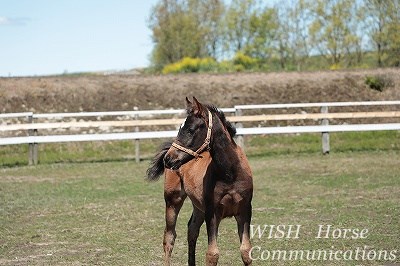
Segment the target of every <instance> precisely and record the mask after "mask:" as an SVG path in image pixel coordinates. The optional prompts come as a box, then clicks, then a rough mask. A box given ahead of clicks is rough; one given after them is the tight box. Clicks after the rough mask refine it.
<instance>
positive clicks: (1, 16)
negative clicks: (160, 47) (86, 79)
mask: <svg viewBox="0 0 400 266" xmlns="http://www.w3.org/2000/svg"><path fill="white" fill-rule="evenodd" d="M156 2H157V0H146V1H140V0H0V76H10V75H11V76H26V75H48V74H59V73H63V72H65V71H67V72H68V73H72V72H80V71H98V70H124V69H131V68H135V67H144V66H147V65H148V64H149V56H150V53H151V50H152V46H153V45H152V41H151V32H150V30H149V29H148V27H147V20H148V17H149V14H150V9H151V7H152V6H154V5H155V3H156Z"/></svg>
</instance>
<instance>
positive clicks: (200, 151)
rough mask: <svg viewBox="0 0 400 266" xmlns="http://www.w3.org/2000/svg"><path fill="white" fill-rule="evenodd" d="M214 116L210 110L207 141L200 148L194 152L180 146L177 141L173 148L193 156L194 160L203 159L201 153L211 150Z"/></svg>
mask: <svg viewBox="0 0 400 266" xmlns="http://www.w3.org/2000/svg"><path fill="white" fill-rule="evenodd" d="M212 124H213V121H212V114H211V112H210V111H209V110H208V128H207V136H206V139H205V140H204V143H203V144H202V145H201V146H200V148H198V149H197V150H196V151H193V150H191V149H188V148H185V147H183V146H181V145H179V144H178V143H176V141H174V142H173V143H172V146H173V147H175V148H177V149H178V150H181V151H183V152H186V153H188V154H190V155H192V156H193V157H194V158H196V159H197V158H199V157H201V155H200V154H201V153H202V152H203V151H205V150H209V149H210V141H211V130H212Z"/></svg>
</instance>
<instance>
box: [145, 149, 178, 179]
mask: <svg viewBox="0 0 400 266" xmlns="http://www.w3.org/2000/svg"><path fill="white" fill-rule="evenodd" d="M171 144H172V142H165V143H163V144H162V145H161V150H160V151H159V152H158V153H157V154H156V155H155V156H154V158H153V160H152V161H151V163H150V166H149V168H148V169H147V171H146V174H147V180H149V181H157V180H158V179H159V177H160V175H162V173H164V156H165V154H166V153H167V151H168V149H169V148H170V147H171Z"/></svg>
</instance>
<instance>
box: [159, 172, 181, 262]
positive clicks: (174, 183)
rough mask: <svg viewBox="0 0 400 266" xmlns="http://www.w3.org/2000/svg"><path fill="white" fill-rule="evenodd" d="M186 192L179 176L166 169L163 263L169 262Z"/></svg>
mask: <svg viewBox="0 0 400 266" xmlns="http://www.w3.org/2000/svg"><path fill="white" fill-rule="evenodd" d="M185 198H186V194H185V192H184V190H183V188H182V185H181V181H180V178H179V176H177V175H176V173H174V172H172V171H168V170H167V171H166V174H165V183H164V199H165V230H164V241H163V245H164V255H165V257H164V265H170V264H171V253H172V249H173V248H174V244H175V238H176V231H175V226H176V219H177V217H178V214H179V211H180V209H181V207H182V205H183V202H184V201H185Z"/></svg>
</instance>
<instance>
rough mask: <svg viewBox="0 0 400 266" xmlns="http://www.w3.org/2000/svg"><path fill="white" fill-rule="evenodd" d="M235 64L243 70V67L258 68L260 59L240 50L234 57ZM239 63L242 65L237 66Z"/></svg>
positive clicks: (238, 68) (239, 69) (238, 69)
mask: <svg viewBox="0 0 400 266" xmlns="http://www.w3.org/2000/svg"><path fill="white" fill-rule="evenodd" d="M233 64H234V65H235V69H237V71H241V70H243V69H255V68H257V64H258V60H257V59H256V58H252V57H250V56H247V55H245V54H244V53H242V52H238V53H237V54H236V55H235V57H234V58H233ZM238 65H239V66H242V67H237V66H238Z"/></svg>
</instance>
